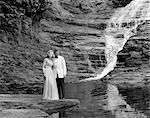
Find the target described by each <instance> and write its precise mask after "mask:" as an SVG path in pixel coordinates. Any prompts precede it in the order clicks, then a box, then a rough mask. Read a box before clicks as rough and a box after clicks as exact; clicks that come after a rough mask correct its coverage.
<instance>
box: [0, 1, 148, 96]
mask: <svg viewBox="0 0 150 118" xmlns="http://www.w3.org/2000/svg"><path fill="white" fill-rule="evenodd" d="M118 1H119V0H118ZM129 2H130V1H128V2H117V3H114V1H113V0H112V1H110V0H98V1H97V0H90V1H89V0H60V1H59V0H47V1H42V0H41V1H38V0H37V1H34V0H21V1H20V2H18V1H17V0H16V1H11V0H7V1H6V0H5V1H4V0H1V1H0V4H1V6H2V12H1V15H0V17H1V21H2V22H1V39H0V87H1V88H2V89H1V90H0V92H1V93H42V88H43V73H42V63H43V59H44V58H45V57H46V52H47V51H48V50H49V49H58V50H60V52H61V55H62V56H64V57H65V59H66V63H67V69H68V75H67V78H66V82H75V81H78V80H80V79H84V78H87V77H91V76H94V75H96V74H97V73H100V72H101V71H102V70H103V68H104V67H105V65H106V59H105V53H104V50H105V39H104V38H103V33H105V31H104V30H105V28H106V27H107V21H108V20H109V19H110V17H111V16H112V15H113V13H114V11H115V10H116V8H118V7H123V6H125V5H126V4H128V3H129ZM149 27H150V24H149V22H147V23H145V24H143V25H141V26H139V29H138V33H137V35H136V36H133V37H131V40H129V41H128V42H127V44H126V45H125V47H124V49H123V50H122V51H121V52H120V53H119V58H118V64H117V68H116V69H115V70H114V71H113V72H112V74H113V75H115V76H117V77H121V76H120V75H118V72H122V73H123V72H124V73H125V74H128V72H129V71H130V72H131V73H132V72H134V71H135V70H136V69H137V68H138V70H136V71H140V72H141V74H142V73H143V71H144V72H145V73H149V69H148V68H149V67H150V63H149V61H150V60H149V57H150V49H149V47H150V41H149V38H150V30H149ZM116 72H117V73H116ZM141 74H140V75H141ZM128 75H129V77H130V74H128ZM132 75H133V74H132Z"/></svg>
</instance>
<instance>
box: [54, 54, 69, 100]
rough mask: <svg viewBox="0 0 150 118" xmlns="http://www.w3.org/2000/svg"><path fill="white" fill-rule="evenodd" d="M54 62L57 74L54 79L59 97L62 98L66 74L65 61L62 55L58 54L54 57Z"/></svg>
mask: <svg viewBox="0 0 150 118" xmlns="http://www.w3.org/2000/svg"><path fill="white" fill-rule="evenodd" d="M54 64H55V67H56V74H57V78H56V81H57V87H58V93H59V98H60V99H62V98H64V94H65V90H64V89H65V86H64V78H65V77H66V74H67V69H66V62H65V59H64V57H63V56H58V57H57V58H55V60H54Z"/></svg>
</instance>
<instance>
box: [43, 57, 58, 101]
mask: <svg viewBox="0 0 150 118" xmlns="http://www.w3.org/2000/svg"><path fill="white" fill-rule="evenodd" d="M52 66H54V63H53V61H52V60H50V59H48V58H45V59H44V63H43V72H44V75H45V77H46V79H45V82H44V91H43V99H47V100H58V99H59V96H58V88H57V84H56V74H55V69H52Z"/></svg>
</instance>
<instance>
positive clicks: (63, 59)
mask: <svg viewBox="0 0 150 118" xmlns="http://www.w3.org/2000/svg"><path fill="white" fill-rule="evenodd" d="M62 64H63V73H64V76H65V77H66V75H67V67H66V61H65V58H64V57H62Z"/></svg>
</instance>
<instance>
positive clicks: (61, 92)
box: [56, 76, 65, 99]
mask: <svg viewBox="0 0 150 118" xmlns="http://www.w3.org/2000/svg"><path fill="white" fill-rule="evenodd" d="M56 82H57V87H58V94H59V99H63V98H64V97H65V83H64V78H58V76H57V78H56Z"/></svg>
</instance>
